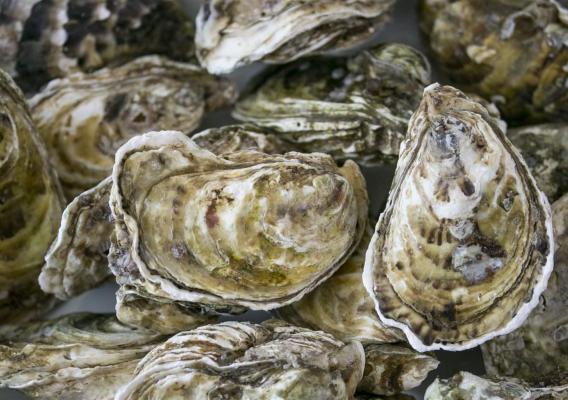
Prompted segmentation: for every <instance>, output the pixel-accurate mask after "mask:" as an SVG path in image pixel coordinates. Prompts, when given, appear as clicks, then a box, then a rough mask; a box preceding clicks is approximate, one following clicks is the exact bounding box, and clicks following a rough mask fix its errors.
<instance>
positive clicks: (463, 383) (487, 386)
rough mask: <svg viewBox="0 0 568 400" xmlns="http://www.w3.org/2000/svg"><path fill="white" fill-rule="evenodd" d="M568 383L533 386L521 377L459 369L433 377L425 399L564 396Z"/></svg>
mask: <svg viewBox="0 0 568 400" xmlns="http://www.w3.org/2000/svg"><path fill="white" fill-rule="evenodd" d="M566 396H568V385H564V386H554V387H549V388H532V387H530V386H528V385H527V384H525V383H524V382H522V381H519V380H516V379H511V378H509V379H506V378H495V379H489V378H480V377H478V376H475V375H473V374H470V373H469V372H460V373H458V374H456V375H454V376H453V377H451V378H449V379H436V380H435V381H434V383H432V384H431V385H430V386H429V387H428V389H427V390H426V394H425V396H424V400H563V399H566Z"/></svg>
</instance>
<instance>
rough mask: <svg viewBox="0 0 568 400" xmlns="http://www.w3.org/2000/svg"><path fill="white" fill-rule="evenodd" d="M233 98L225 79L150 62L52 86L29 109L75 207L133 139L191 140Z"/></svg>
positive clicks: (154, 59) (192, 68)
mask: <svg viewBox="0 0 568 400" xmlns="http://www.w3.org/2000/svg"><path fill="white" fill-rule="evenodd" d="M235 95H236V89H235V87H234V86H233V84H232V83H231V82H230V81H228V80H226V79H220V78H216V77H213V76H211V75H209V74H207V73H206V72H205V71H203V70H202V69H201V68H199V67H197V66H195V65H192V64H186V63H178V62H173V61H168V60H167V59H165V58H163V57H158V56H149V57H142V58H139V59H136V60H134V61H132V62H130V63H127V64H125V65H122V66H120V67H116V68H105V69H102V70H99V71H97V72H95V73H92V74H84V73H80V72H79V73H76V74H73V75H71V76H69V77H67V78H65V79H59V80H54V81H51V82H50V83H49V85H48V86H47V87H46V88H45V89H44V90H43V91H42V92H41V93H39V94H38V95H36V96H35V97H34V98H33V99H32V100H31V101H30V104H31V108H32V115H33V117H34V120H35V122H36V124H37V127H38V130H39V132H40V134H41V135H42V136H43V138H44V141H45V143H46V145H47V149H48V151H49V153H50V159H51V161H52V162H53V165H54V166H55V168H56V169H57V172H58V175H59V178H60V179H61V182H62V184H63V187H64V189H65V191H66V194H67V197H68V198H69V199H72V198H73V197H75V196H76V195H78V194H79V193H81V192H83V191H85V190H87V189H90V188H92V187H93V186H95V185H96V184H97V183H99V182H100V181H101V180H103V179H104V178H106V177H107V176H108V175H109V174H110V171H111V169H112V164H113V161H114V153H115V151H116V149H118V147H120V146H121V145H122V144H123V143H125V142H126V141H127V140H128V139H130V138H131V137H132V136H134V135H138V134H141V133H144V132H149V131H152V130H155V129H156V128H160V129H175V130H179V131H182V132H184V133H186V134H189V133H190V132H192V131H193V130H194V129H195V128H197V126H198V125H199V123H200V121H201V117H202V116H203V114H204V112H205V111H208V110H212V109H215V108H217V107H220V106H223V105H225V104H227V103H229V102H231V101H232V100H234V98H235Z"/></svg>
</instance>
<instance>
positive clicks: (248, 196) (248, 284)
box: [110, 132, 368, 309]
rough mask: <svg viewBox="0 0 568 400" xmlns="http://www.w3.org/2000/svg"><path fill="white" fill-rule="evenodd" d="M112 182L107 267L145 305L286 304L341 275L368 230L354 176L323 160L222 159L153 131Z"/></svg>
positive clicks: (129, 151) (124, 154)
mask: <svg viewBox="0 0 568 400" xmlns="http://www.w3.org/2000/svg"><path fill="white" fill-rule="evenodd" d="M112 179H113V187H112V190H111V196H110V203H111V209H112V213H113V216H114V217H115V219H116V222H115V233H116V240H115V241H114V242H113V243H112V245H111V255H110V261H111V268H112V270H113V272H114V274H115V275H116V276H117V281H118V282H119V283H120V284H128V285H130V286H132V287H134V288H136V289H137V290H139V291H140V294H141V295H142V296H143V297H144V296H148V295H149V296H153V297H156V298H161V299H168V300H173V301H181V302H197V303H204V304H215V305H220V306H223V305H240V306H245V307H249V308H251V309H271V308H275V307H278V306H282V305H286V304H288V303H291V302H293V301H296V300H298V299H299V298H301V297H302V296H303V295H304V294H306V293H307V292H309V291H310V290H312V289H313V288H314V287H315V286H317V285H318V284H319V283H321V282H322V281H323V280H325V279H327V278H328V277H329V276H330V275H332V274H333V273H334V272H335V271H336V270H337V268H339V266H340V265H341V264H342V263H343V262H344V261H345V259H346V258H347V257H349V255H350V254H351V252H352V251H353V250H354V249H355V248H356V246H357V244H358V242H359V240H360V238H361V236H362V233H363V230H364V227H365V223H366V215H367V207H368V199H367V193H366V190H365V182H364V179H363V177H362V175H361V173H360V171H359V168H358V167H357V165H356V164H355V163H353V162H350V161H348V162H346V163H345V165H344V166H343V167H342V168H338V167H337V166H336V165H335V164H334V163H333V161H332V160H331V158H330V157H329V156H326V155H324V154H317V153H314V154H309V155H307V154H300V153H288V154H286V155H282V156H280V155H266V154H263V153H259V152H255V151H243V152H237V153H234V154H233V155H231V156H226V158H221V157H217V156H215V155H214V154H213V153H210V152H209V151H206V150H203V149H201V148H200V147H198V146H197V145H196V144H195V143H194V142H193V141H192V140H191V139H188V138H187V137H186V136H184V135H182V134H181V133H179V132H153V133H149V134H146V135H142V136H138V137H135V138H133V139H131V140H130V141H129V142H128V143H126V144H125V145H124V146H122V147H121V148H120V149H119V151H118V152H117V155H116V162H115V166H114V169H113V176H112Z"/></svg>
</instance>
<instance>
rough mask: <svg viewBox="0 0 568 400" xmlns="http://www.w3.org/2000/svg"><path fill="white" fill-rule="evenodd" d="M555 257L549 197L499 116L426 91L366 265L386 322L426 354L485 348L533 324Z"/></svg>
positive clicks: (455, 96)
mask: <svg viewBox="0 0 568 400" xmlns="http://www.w3.org/2000/svg"><path fill="white" fill-rule="evenodd" d="M553 257H554V241H553V232H552V220H551V215H550V206H549V204H548V201H547V199H546V196H545V195H544V194H543V193H542V192H540V190H539V189H538V188H537V186H536V182H535V180H534V178H533V177H532V175H531V174H530V172H529V170H528V168H527V166H526V165H525V163H524V161H523V160H522V158H521V156H520V154H519V153H518V152H517V150H516V149H515V148H514V146H513V145H512V144H511V143H510V142H509V140H508V139H507V138H506V136H505V135H504V134H503V132H502V131H501V130H500V129H499V127H498V125H497V123H496V121H495V120H494V119H493V118H492V117H491V116H490V115H489V114H488V112H487V110H486V109H485V108H484V107H483V106H481V105H480V104H479V103H476V102H474V101H472V100H471V99H469V98H467V97H466V96H465V95H464V94H463V93H462V92H460V91H459V90H457V89H454V88H452V87H449V86H443V87H442V86H440V85H438V84H434V85H431V86H430V87H428V88H426V89H425V91H424V99H423V101H422V103H421V105H420V107H419V109H418V110H417V111H416V113H415V114H414V116H413V117H412V119H411V121H410V124H409V130H408V138H407V140H406V141H405V142H404V143H403V144H402V146H401V155H400V158H399V163H398V165H397V169H396V173H395V178H394V182H393V185H392V188H391V192H390V195H389V199H388V202H387V206H386V209H385V211H384V212H383V214H382V215H381V217H380V219H379V222H378V224H377V227H376V232H375V235H374V236H373V239H372V241H371V245H370V247H369V250H368V252H367V258H366V261H365V270H364V276H363V282H364V284H365V287H366V288H367V290H368V292H369V293H370V295H371V296H372V297H373V299H374V300H375V303H376V310H377V313H378V314H379V317H380V318H381V320H382V321H383V322H384V323H385V324H387V325H389V326H394V327H397V328H399V329H402V330H403V331H404V333H405V334H406V336H407V339H408V341H409V342H410V344H411V345H412V347H414V348H415V349H416V350H418V351H426V350H436V349H445V350H453V351H456V350H465V349H468V348H471V347H474V346H477V345H479V344H481V343H483V342H485V341H487V340H489V339H491V338H493V337H495V336H499V335H503V334H506V333H509V332H511V331H512V330H514V329H516V328H518V327H519V326H520V325H521V324H522V323H523V322H524V320H525V319H526V317H527V316H528V314H529V313H530V311H531V310H532V309H533V308H534V307H535V306H536V305H537V303H538V297H539V296H540V294H541V293H542V292H543V291H544V289H545V288H546V283H547V281H548V278H549V276H550V273H551V271H552V266H553Z"/></svg>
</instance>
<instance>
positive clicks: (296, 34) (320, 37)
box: [195, 0, 394, 74]
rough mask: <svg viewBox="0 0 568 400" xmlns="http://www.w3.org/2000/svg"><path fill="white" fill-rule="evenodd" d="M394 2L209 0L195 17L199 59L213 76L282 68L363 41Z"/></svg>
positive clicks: (386, 15) (382, 21) (379, 0)
mask: <svg viewBox="0 0 568 400" xmlns="http://www.w3.org/2000/svg"><path fill="white" fill-rule="evenodd" d="M393 4H394V0H373V1H370V0H353V1H349V2H348V3H346V2H345V1H340V0H312V1H305V2H298V1H294V0H207V1H206V2H204V4H203V6H202V7H201V9H200V11H199V14H198V15H197V21H196V28H197V32H196V35H195V46H196V53H197V57H198V58H199V61H200V62H201V64H202V65H203V66H204V67H205V68H207V70H208V71H209V72H211V73H214V74H219V73H228V72H231V71H233V70H234V69H235V68H237V67H239V66H241V65H245V64H250V63H252V62H254V61H259V60H262V61H266V62H271V63H278V64H283V63H287V62H290V61H293V60H295V59H297V58H300V57H303V56H306V55H308V54H314V53H320V52H322V51H326V50H330V49H341V48H345V47H349V46H352V45H355V44H358V43H361V42H363V41H364V40H366V39H367V38H368V37H370V36H371V35H373V33H374V32H375V31H376V30H377V28H378V26H379V25H381V24H382V23H384V22H385V21H386V20H387V19H388V15H389V13H390V10H391V8H392V6H393Z"/></svg>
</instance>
